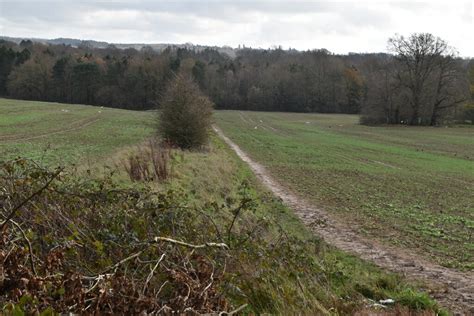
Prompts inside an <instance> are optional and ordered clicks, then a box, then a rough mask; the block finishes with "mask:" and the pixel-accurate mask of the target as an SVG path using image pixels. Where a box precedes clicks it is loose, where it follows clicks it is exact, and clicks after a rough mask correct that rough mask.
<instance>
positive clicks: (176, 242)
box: [152, 237, 229, 249]
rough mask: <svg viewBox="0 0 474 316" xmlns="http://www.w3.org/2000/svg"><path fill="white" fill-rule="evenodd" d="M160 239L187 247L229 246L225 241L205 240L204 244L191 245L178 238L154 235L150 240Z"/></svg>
mask: <svg viewBox="0 0 474 316" xmlns="http://www.w3.org/2000/svg"><path fill="white" fill-rule="evenodd" d="M160 241H164V242H169V243H173V244H177V245H180V246H184V247H188V248H194V249H198V248H205V247H218V248H225V249H229V246H227V244H225V243H215V242H207V243H205V244H200V245H193V244H189V243H187V242H184V241H179V240H175V239H171V238H167V237H155V238H154V239H153V241H152V242H160Z"/></svg>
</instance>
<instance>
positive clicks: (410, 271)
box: [213, 126, 474, 315]
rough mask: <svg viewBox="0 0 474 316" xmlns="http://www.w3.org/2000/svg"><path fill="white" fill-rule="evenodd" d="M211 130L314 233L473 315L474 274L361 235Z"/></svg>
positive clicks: (458, 311) (452, 307)
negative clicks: (425, 284)
mask: <svg viewBox="0 0 474 316" xmlns="http://www.w3.org/2000/svg"><path fill="white" fill-rule="evenodd" d="M213 129H214V131H215V132H216V133H217V134H218V135H219V136H220V137H221V138H222V139H223V140H224V141H225V142H226V143H227V145H228V146H229V147H230V148H231V149H232V150H233V151H234V152H235V153H236V154H237V156H239V158H240V159H242V160H243V161H244V162H246V163H247V164H248V165H249V166H250V168H251V170H252V171H253V172H254V174H255V175H256V176H257V178H258V179H259V180H260V181H261V182H262V183H263V184H264V185H265V186H266V187H267V188H268V189H269V190H270V191H272V192H273V194H275V195H276V196H277V197H279V198H281V199H282V201H283V202H284V203H285V204H286V205H287V206H288V207H290V208H291V209H292V210H293V211H294V212H295V213H296V215H297V216H298V217H299V218H300V219H301V221H302V222H303V223H304V224H305V225H306V226H307V227H308V228H309V229H310V230H311V231H312V232H313V233H315V234H316V235H318V236H320V237H321V238H323V239H324V241H325V242H326V243H328V244H330V245H333V246H335V247H337V248H339V249H341V250H343V251H345V252H348V253H351V254H354V255H356V256H358V257H360V258H362V259H364V260H367V261H370V262H372V263H374V264H375V265H377V266H379V267H381V268H383V269H387V270H390V271H393V272H396V273H400V274H402V275H403V276H405V277H406V278H407V279H418V280H423V281H427V282H428V283H429V284H431V285H432V287H433V288H432V289H430V290H431V293H430V295H431V296H432V297H433V298H435V299H436V300H437V301H438V302H439V303H440V304H441V305H442V306H443V307H446V308H448V309H449V310H450V311H451V312H453V313H454V314H455V315H474V274H473V273H468V272H460V271H456V270H453V269H449V268H445V267H442V266H440V265H437V264H434V263H431V262H429V261H427V260H425V259H422V258H419V256H417V255H416V254H414V253H412V252H410V251H408V250H405V249H400V248H397V247H394V246H390V245H386V244H381V243H379V242H377V241H375V240H371V239H368V238H365V237H363V236H360V235H359V234H357V232H356V231H354V230H353V229H351V228H349V227H347V225H345V224H343V223H342V222H340V221H338V220H337V219H336V218H335V217H334V216H332V215H330V214H328V213H327V212H325V211H324V210H322V209H319V208H317V207H314V206H313V205H311V204H309V203H308V202H306V201H305V200H303V199H302V198H300V197H298V196H296V195H295V194H292V193H291V192H289V190H288V189H286V188H285V187H284V186H282V185H281V184H279V183H278V182H277V181H275V180H274V179H273V177H272V176H271V175H270V173H269V172H268V171H267V170H266V169H265V167H264V166H262V165H261V164H259V163H257V162H255V161H253V160H252V159H251V158H250V157H249V156H248V155H247V154H246V153H245V152H244V151H243V150H242V149H240V147H239V146H238V145H237V144H235V143H234V142H233V141H232V140H230V139H229V138H228V137H227V136H225V134H224V133H223V132H222V130H221V129H219V128H218V127H217V126H213Z"/></svg>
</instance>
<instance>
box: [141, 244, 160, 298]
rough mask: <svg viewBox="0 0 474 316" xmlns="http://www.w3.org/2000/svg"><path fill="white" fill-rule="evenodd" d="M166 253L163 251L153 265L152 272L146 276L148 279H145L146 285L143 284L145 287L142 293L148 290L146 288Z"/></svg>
mask: <svg viewBox="0 0 474 316" xmlns="http://www.w3.org/2000/svg"><path fill="white" fill-rule="evenodd" d="M165 255H166V253H163V254H162V255H161V257H160V259H158V261H157V262H156V264H155V266H154V267H153V269H151V272H150V274H148V277H147V278H146V281H145V285H143V289H142V295H143V294H145V291H146V288H147V286H148V283H149V282H150V280H151V278H152V277H153V274H154V273H155V270H156V268H158V266H159V265H160V263H161V261H163V258H164V257H165Z"/></svg>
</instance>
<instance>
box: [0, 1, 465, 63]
mask: <svg viewBox="0 0 474 316" xmlns="http://www.w3.org/2000/svg"><path fill="white" fill-rule="evenodd" d="M473 30H474V23H473V1H470V0H469V1H462V0H461V1H457V0H450V1H434V0H431V1H416V0H414V1H370V0H369V1H364V0H362V1H357V0H353V1H351V0H343V1H329V0H325V1H295V0H293V1H290V0H286V1H281V0H273V1H271V0H266V1H264V0H256V1H249V0H244V1H237V0H224V1H217V0H214V1H212V0H196V1H190V0H187V1H170V0H168V1H162V0H155V1H151V0H150V1H132V0H129V1H87V0H86V1H81V0H70V1H67V0H63V1H58V0H56V1H38V0H36V1H35V0H29V1H24V0H14V1H10V0H0V35H4V36H12V37H39V38H57V37H70V38H79V39H94V40H99V41H107V42H115V43H185V42H191V43H194V44H203V45H229V46H232V47H236V46H238V45H239V44H245V45H246V46H251V47H262V48H268V47H272V46H275V45H281V46H282V47H283V48H289V47H292V48H297V49H313V48H326V49H328V50H330V51H332V52H335V53H347V52H380V51H386V42H387V38H388V37H390V36H392V35H394V34H395V33H398V34H402V35H407V34H410V33H412V32H430V33H433V34H435V35H437V36H440V37H441V38H443V39H445V40H446V41H448V43H449V44H450V45H452V46H454V47H456V48H457V50H458V51H459V53H460V55H461V56H474V41H473V38H474V35H473V34H474V32H473Z"/></svg>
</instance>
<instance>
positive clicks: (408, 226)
mask: <svg viewBox="0 0 474 316" xmlns="http://www.w3.org/2000/svg"><path fill="white" fill-rule="evenodd" d="M216 116H217V119H216V121H217V123H218V125H219V126H220V127H221V128H222V129H223V130H224V132H225V133H226V134H227V136H229V137H230V138H231V139H232V140H234V141H235V142H236V143H237V144H238V145H239V146H241V147H242V149H243V150H245V151H247V152H248V153H249V154H250V156H251V157H252V158H253V159H255V160H256V161H258V162H260V163H262V164H263V165H265V166H266V167H267V168H268V169H269V171H270V172H271V173H272V174H274V175H275V177H276V178H277V179H278V180H280V181H281V182H282V183H284V184H285V185H286V186H287V187H288V188H290V189H291V190H292V191H293V192H295V193H297V194H298V195H300V196H302V197H304V198H306V199H307V200H309V201H311V202H313V203H314V204H315V205H317V206H319V207H322V208H324V209H326V210H327V211H329V212H332V213H335V214H337V215H338V217H339V218H341V219H343V220H345V221H347V225H353V226H354V227H355V228H356V229H357V230H358V231H360V232H362V233H364V234H366V235H368V236H371V237H375V238H377V239H380V240H382V241H385V242H388V243H393V244H396V245H399V246H401V247H408V248H411V249H414V250H416V252H417V253H420V254H423V255H425V256H426V257H430V258H431V259H432V260H433V261H435V262H438V263H440V264H442V265H445V266H451V267H456V268H461V269H468V270H470V269H473V268H474V236H473V233H474V129H473V128H470V127H454V128H430V127H405V126H399V127H368V126H362V125H358V117H357V116H352V115H324V114H290V113H287V114H284V113H260V112H235V111H222V112H218V113H217V115H216Z"/></svg>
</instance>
